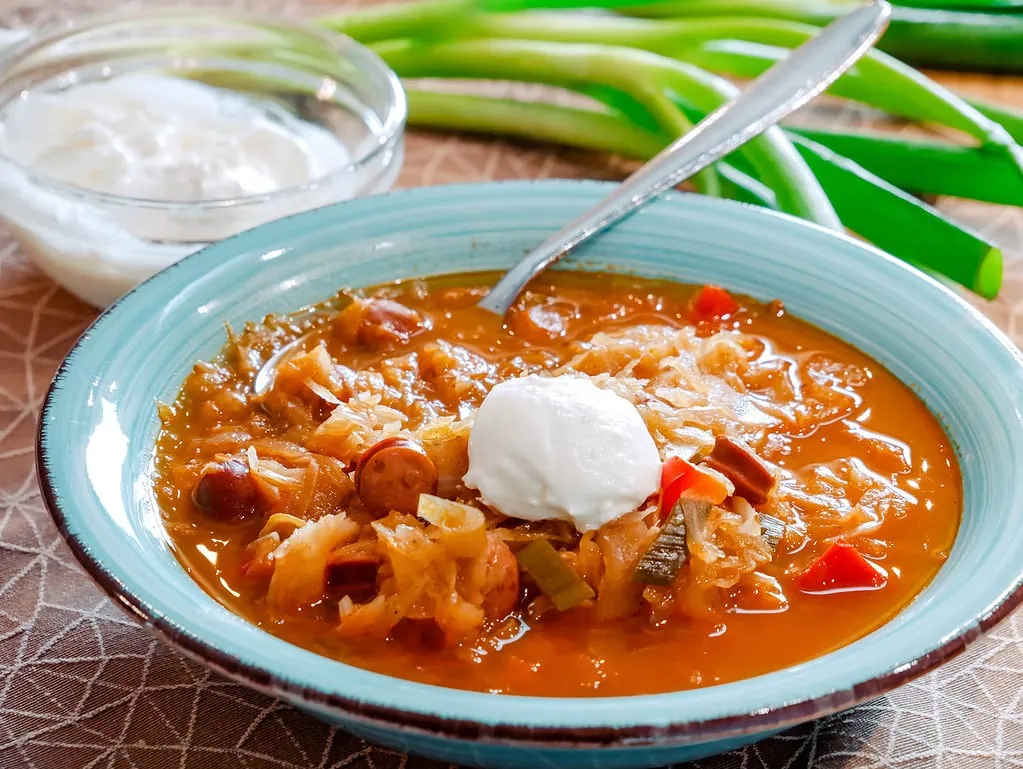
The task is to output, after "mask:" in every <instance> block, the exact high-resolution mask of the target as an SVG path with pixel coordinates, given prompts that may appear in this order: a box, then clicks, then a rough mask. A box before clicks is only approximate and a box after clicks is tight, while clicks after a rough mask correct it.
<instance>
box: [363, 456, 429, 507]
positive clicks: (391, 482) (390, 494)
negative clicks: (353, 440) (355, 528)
mask: <svg viewBox="0 0 1023 769" xmlns="http://www.w3.org/2000/svg"><path fill="white" fill-rule="evenodd" d="M355 489H356V491H357V492H358V494H359V498H360V499H361V500H362V503H363V504H364V505H365V506H366V507H367V509H369V510H370V512H373V513H377V514H380V515H384V514H386V513H389V512H391V511H392V510H396V511H398V512H399V513H407V514H408V515H415V513H416V509H417V508H418V506H419V495H420V494H434V493H436V491H437V468H436V467H435V466H434V464H433V462H431V461H430V458H429V457H428V456H427V455H426V452H425V451H424V450H423V447H422V446H420V445H419V444H418V443H416V442H415V441H413V440H410V439H408V438H398V437H395V438H385V439H384V440H382V441H379V442H378V443H375V444H373V445H372V446H370V447H369V449H367V450H366V452H365V453H363V455H362V456H361V457H360V458H359V463H358V465H356V468H355Z"/></svg>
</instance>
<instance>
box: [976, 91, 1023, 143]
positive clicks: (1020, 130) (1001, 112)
mask: <svg viewBox="0 0 1023 769" xmlns="http://www.w3.org/2000/svg"><path fill="white" fill-rule="evenodd" d="M970 104H971V105H972V106H973V107H974V109H976V110H977V112H979V113H981V114H982V115H984V116H985V117H987V118H990V119H991V120H994V121H995V122H997V123H999V124H1000V125H1001V126H1002V128H1004V129H1005V131H1006V132H1007V133H1008V134H1009V135H1010V136H1011V137H1012V138H1013V139H1015V140H1016V141H1017V142H1021V143H1023V112H1021V111H1020V110H1016V109H1012V108H1011V107H1002V106H1000V105H998V104H991V103H989V102H985V101H981V100H975V99H971V100H970Z"/></svg>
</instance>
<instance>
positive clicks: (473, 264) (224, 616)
mask: <svg viewBox="0 0 1023 769" xmlns="http://www.w3.org/2000/svg"><path fill="white" fill-rule="evenodd" d="M607 189H608V187H607V186H606V185H601V184H597V183H578V182H541V183H508V184H489V185H470V186H451V187H438V188H428V189H422V190H415V191H410V192H401V193H395V194H391V195H386V196H381V197H376V198H366V199H362V200H357V201H353V202H350V203H346V204H343V205H341V206H332V207H328V208H324V209H320V210H317V211H312V212H308V213H305V214H301V215H298V216H295V217H292V218H290V219H285V220H281V221H279V222H275V223H273V224H270V225H267V226H265V227H261V228H258V229H256V230H252V231H249V232H247V233H243V234H242V235H240V236H237V237H235V238H232V239H230V240H227V241H224V242H223V243H220V244H218V245H216V246H213V247H211V248H209V249H207V250H206V251H204V252H202V253H200V254H198V255H196V256H193V257H190V258H188V259H185V260H184V261H183V262H181V263H179V264H177V265H175V266H173V267H171V268H169V269H168V270H165V271H164V272H162V273H160V274H159V275H157V276H156V277H154V278H152V279H151V280H150V281H148V282H147V283H145V284H143V285H142V286H141V287H140V288H138V289H137V290H136V291H134V292H133V293H132V294H130V295H129V296H128V297H126V298H125V299H123V300H122V301H121V302H119V303H118V304H117V305H115V306H114V307H113V308H112V309H111V310H110V311H108V312H107V313H106V314H105V315H104V316H102V317H101V318H100V320H99V321H97V323H96V324H95V325H94V326H93V328H92V329H90V330H89V332H87V334H86V335H85V336H84V337H83V339H82V340H81V341H80V342H79V344H78V346H77V347H76V348H75V349H74V351H73V352H72V353H71V355H70V356H69V358H68V360H67V361H66V362H65V364H64V365H63V367H62V369H61V371H60V373H59V375H58V377H57V379H56V380H55V383H54V386H53V389H52V391H51V393H50V396H49V398H48V401H47V404H46V407H45V411H44V414H43V420H42V424H41V429H40V473H41V477H42V480H43V486H44V491H45V492H46V494H47V497H48V502H49V503H50V505H51V507H52V508H54V511H55V514H56V516H57V518H58V521H59V522H60V523H61V524H62V526H63V527H64V528H65V530H66V533H67V535H68V537H69V539H70V540H71V542H72V545H73V546H74V547H75V549H76V551H77V552H78V553H79V555H80V557H82V558H83V559H84V560H85V561H86V563H87V565H89V567H90V570H91V571H93V573H94V574H96V575H98V576H99V577H100V579H101V581H102V582H103V583H104V584H105V586H106V587H108V589H114V590H116V591H117V592H119V593H120V596H121V599H122V602H123V603H125V604H127V605H128V606H130V607H132V608H134V609H135V610H136V611H137V612H139V613H141V614H142V615H144V616H146V617H147V618H149V619H153V621H154V624H156V625H157V627H158V628H160V629H162V631H163V632H164V633H165V634H169V635H171V636H172V637H173V639H174V640H176V641H178V642H179V643H180V644H183V645H184V646H185V648H187V649H188V650H190V651H191V652H193V653H195V654H198V655H199V656H206V657H210V656H215V657H216V658H217V659H218V660H219V661H220V662H221V663H223V662H224V661H225V660H229V661H230V667H233V668H236V670H237V671H240V672H241V674H242V676H243V677H246V678H249V679H250V680H254V681H263V682H266V681H267V676H266V674H265V673H266V672H267V671H269V673H270V674H271V676H272V682H273V683H274V684H275V685H276V686H278V687H282V688H283V689H285V690H289V691H292V692H294V693H297V694H298V696H303V697H311V698H314V699H322V698H327V701H328V703H329V702H334V703H335V704H344V703H351V702H355V703H363V704H368V705H371V706H374V707H377V708H383V709H385V710H387V711H388V712H390V711H391V710H393V711H403V712H413V713H427V714H430V715H439V716H442V717H444V718H449V719H461V720H466V721H470V722H478V723H483V724H512V725H516V726H523V727H547V728H550V727H565V728H574V727H583V728H585V727H600V726H605V727H606V726H613V727H625V728H628V727H638V726H644V727H655V728H656V727H669V726H672V725H678V724H683V723H700V722H703V723H706V722H708V721H715V722H716V721H718V720H719V719H730V718H733V717H736V718H743V717H745V718H746V720H747V721H748V720H749V719H750V718H753V719H760V721H759V722H760V723H763V724H764V725H765V727H766V726H769V725H771V723H772V722H771V719H772V712H774V713H779V712H781V711H778V710H776V709H777V708H779V707H780V706H782V705H788V706H791V705H793V703H799V702H807V701H810V702H809V704H806V705H804V706H802V709H801V710H800V711H799V716H800V717H801V718H806V717H810V716H813V715H819V714H822V713H825V712H830V711H834V710H837V709H840V708H841V707H845V706H848V705H851V704H853V703H854V702H856V701H858V700H860V699H864V698H865V697H867V696H870V695H874V694H877V693H879V692H880V691H883V690H884V689H886V688H890V687H891V686H892V685H894V684H896V683H898V682H899V681H900V680H902V679H904V678H905V677H907V676H909V675H911V674H913V673H914V672H919V671H920V670H921V669H923V668H924V667H925V666H926V665H928V664H933V662H935V661H937V660H938V659H940V658H941V657H942V656H945V655H947V654H948V653H950V651H954V650H956V649H958V648H960V647H961V645H962V643H961V642H962V640H963V639H967V640H968V639H970V638H972V637H975V636H976V634H977V633H978V629H979V627H980V626H981V625H982V624H983V623H986V622H988V621H989V620H991V619H992V618H993V617H997V616H1001V615H1002V614H1003V613H1004V612H1006V611H1007V610H1008V606H1009V605H1010V604H1012V603H1014V602H1015V600H1017V599H1018V595H1017V596H1014V595H1013V593H1014V591H1015V592H1016V593H1018V592H1019V588H1020V584H1021V582H1023V526H1020V525H1019V521H1020V520H1021V514H1023V510H1021V508H1023V501H1021V500H1020V499H1019V495H1017V494H1015V493H1014V492H1015V480H1014V478H1015V473H1016V472H1017V468H1019V467H1020V466H1023V388H1021V386H1020V382H1021V381H1023V377H1021V374H1023V361H1021V357H1020V355H1019V354H1018V353H1017V351H1016V350H1015V348H1014V347H1013V346H1012V345H1011V343H1009V342H1008V341H1007V340H1006V339H1005V338H1004V337H1003V336H1002V335H1001V334H1000V333H999V332H997V330H995V329H994V328H993V327H992V326H991V325H990V324H989V323H988V322H987V321H986V320H984V319H983V318H982V316H980V315H979V314H977V313H976V312H975V311H973V310H972V309H971V308H969V306H968V305H966V304H965V303H964V302H962V301H961V300H959V299H958V298H957V297H956V296H955V295H954V294H952V293H951V292H949V291H947V290H946V289H944V288H943V287H941V286H939V285H938V284H937V283H935V282H934V281H931V280H930V279H928V278H925V277H923V276H921V275H920V274H919V273H917V272H915V271H912V270H910V269H909V268H907V267H905V266H904V265H902V264H900V263H898V262H896V261H894V260H892V259H890V258H888V257H886V256H884V255H882V254H880V253H879V252H876V251H873V250H871V249H869V248H866V247H864V246H862V245H860V244H858V243H856V242H854V241H852V240H851V239H847V238H844V237H841V236H836V235H834V234H833V233H829V232H826V231H824V230H821V229H819V228H815V227H811V226H808V225H805V224H803V223H799V222H797V221H795V220H792V219H789V218H787V217H784V216H781V215H776V214H773V213H770V212H767V211H763V210H760V209H753V208H750V207H746V206H741V205H738V204H733V203H727V202H721V201H716V200H710V199H704V198H699V197H695V196H681V195H671V196H669V197H668V198H667V199H665V200H662V201H659V202H657V203H655V204H653V205H651V206H650V207H649V208H647V209H645V210H643V211H642V212H640V213H639V214H637V215H636V216H633V217H632V218H631V219H629V220H627V221H626V222H625V223H623V224H622V225H621V226H619V227H618V228H617V229H615V230H614V231H612V232H610V233H608V234H607V235H605V236H604V237H602V238H600V239H598V240H597V241H596V242H595V243H593V244H592V245H591V246H589V247H587V248H585V249H584V250H583V251H581V252H580V253H579V254H578V255H577V256H576V258H574V259H573V260H571V263H570V266H572V267H573V268H577V269H578V268H581V269H591V270H606V269H616V270H624V271H629V272H634V273H637V274H642V275H646V276H651V277H668V278H673V279H677V280H680V281H686V282H716V283H721V284H723V285H725V286H728V287H730V288H732V289H734V290H736V291H740V292H744V293H748V294H751V295H753V296H755V297H758V298H761V299H770V298H774V297H779V298H781V299H782V300H783V301H784V302H785V304H786V306H787V307H788V309H789V310H790V311H791V312H793V313H795V314H796V315H798V316H800V317H802V318H804V319H806V320H809V321H810V322H812V323H814V324H816V325H818V326H820V327H823V328H824V329H826V330H829V331H831V332H833V333H836V334H838V335H839V336H840V337H842V338H844V339H845V340H846V341H848V342H850V343H851V344H853V345H855V346H856V347H858V348H860V349H861V350H863V351H864V352H866V353H868V354H869V355H871V356H873V357H874V358H875V359H877V360H878V361H879V362H881V363H882V364H884V365H885V366H887V367H888V368H889V369H890V370H891V371H892V372H893V373H894V374H895V375H897V376H898V377H899V378H901V379H902V380H903V381H905V382H907V383H908V384H909V385H910V386H912V387H913V388H914V389H915V390H916V391H917V392H918V393H919V395H920V396H921V397H922V398H923V399H924V401H925V402H926V403H927V404H928V406H929V407H930V408H931V409H932V411H934V413H935V414H937V415H938V417H939V418H940V419H941V421H942V423H943V424H944V425H945V427H946V430H947V432H948V434H949V436H950V438H951V439H952V441H953V443H954V445H955V448H956V451H957V453H958V457H959V461H960V463H961V467H962V471H963V475H964V492H965V510H964V517H963V524H962V528H961V531H960V534H959V537H958V539H957V541H956V544H955V547H954V549H953V552H952V554H951V556H950V558H949V560H948V562H947V563H946V565H945V566H944V567H943V568H942V570H941V571H940V573H939V574H938V576H937V578H936V579H935V580H934V582H933V583H932V584H931V585H930V587H928V588H927V589H926V590H925V591H924V593H923V594H921V595H920V596H919V597H918V598H917V600H916V601H915V602H914V603H913V604H912V605H911V606H910V607H909V608H907V609H906V610H905V611H904V612H902V613H901V614H900V615H899V616H898V617H896V618H895V619H894V620H892V621H891V622H889V623H888V624H887V625H885V626H884V627H882V628H880V629H879V630H877V631H875V632H874V633H872V634H870V635H869V636H868V637H866V638H864V639H862V640H860V641H858V642H856V643H854V644H852V645H850V646H848V647H845V648H843V649H841V650H838V651H836V652H834V653H832V654H829V655H827V656H825V657H822V658H819V659H816V660H812V661H810V662H808V663H805V664H803V665H799V666H795V667H791V668H788V669H785V670H782V671H780V672H777V673H772V674H770V675H766V676H760V677H758V678H755V679H750V680H747V681H742V682H739V683H735V684H728V685H724V686H717V687H711V688H708V689H703V690H696V691H690V692H682V693H677V694H665V695H654V696H644V697H632V698H628V706H627V707H623V703H622V700H621V699H618V700H615V699H609V698H604V699H601V698H597V699H579V700H573V701H572V706H571V707H566V706H565V703H564V701H562V700H550V699H540V698H527V697H495V696H492V695H482V694H477V693H472V692H462V691H455V690H447V689H440V688H436V687H429V686H424V685H421V684H413V683H407V682H403V681H395V680H394V679H389V678H385V677H383V676H380V675H378V674H375V673H370V672H366V671H362V670H358V669H355V668H350V667H348V666H346V665H343V664H341V663H338V662H334V661H331V660H327V659H324V658H321V657H318V656H316V655H314V654H312V653H310V652H306V651H304V650H302V649H299V648H297V647H294V646H291V645H290V644H287V643H285V642H284V641H281V640H278V639H276V638H274V637H272V636H270V635H268V634H266V633H264V632H263V631H260V630H258V629H256V628H255V627H253V626H250V625H249V624H247V623H246V622H245V621H243V620H242V619H240V618H238V617H236V616H235V615H233V614H231V613H230V612H228V611H227V610H226V609H223V608H222V607H220V606H219V604H217V603H215V602H214V601H213V600H212V599H210V598H209V597H208V596H207V595H206V594H205V593H204V592H203V591H202V590H201V589H200V588H199V586H198V585H197V584H195V583H194V582H192V580H191V579H190V578H189V577H188V576H187V575H186V574H185V572H184V571H183V570H182V569H181V567H180V566H179V565H178V562H177V561H176V560H175V558H174V556H173V555H172V554H171V552H170V551H169V549H168V547H167V542H166V538H165V535H164V531H163V528H162V525H161V522H160V517H159V512H158V510H157V509H156V507H155V504H154V501H153V497H152V494H151V492H150V488H149V481H148V478H149V472H150V466H151V460H152V452H153V442H154V438H155V435H156V432H157V428H158V424H157V420H156V414H155V402H156V400H157V399H159V400H164V401H170V400H172V399H173V398H174V396H175V394H176V392H177V390H178V388H179V386H180V383H181V381H182V380H183V378H184V377H185V376H186V374H187V373H188V371H189V370H190V368H191V366H192V365H193V364H194V362H195V361H197V360H199V359H202V358H206V357H208V356H211V355H213V354H215V353H216V352H217V351H218V349H219V348H220V347H221V346H222V344H223V341H224V334H223V323H224V322H225V321H227V322H229V323H231V324H233V325H237V324H241V323H243V322H244V321H246V320H255V319H259V318H261V317H262V316H264V315H265V314H267V313H270V312H283V311H289V310H293V309H296V308H297V307H299V306H302V305H305V304H309V303H311V302H314V301H318V300H321V299H324V298H326V297H327V296H329V295H330V294H332V293H333V292H334V291H335V290H336V288H338V287H340V286H342V285H367V284H373V283H380V282H384V281H388V280H392V279H397V278H400V277H406V276H410V275H429V274H439V273H447V272H454V271H470V270H481V269H491V268H500V267H506V266H508V265H510V264H511V263H512V262H513V261H514V260H516V259H517V258H519V257H520V256H521V255H522V254H523V253H524V252H525V251H526V250H527V249H528V248H530V247H531V246H534V245H536V244H537V243H538V242H540V241H541V240H542V239H543V238H544V237H545V236H547V235H549V234H550V233H551V232H553V231H554V230H555V229H557V227H559V226H560V225H561V224H562V223H564V222H565V221H567V220H569V219H571V218H572V217H574V216H575V215H577V214H579V213H581V212H582V210H583V209H585V208H586V207H588V206H590V205H592V204H593V203H594V202H596V200H597V199H598V198H599V197H600V196H602V195H604V194H606V192H607ZM154 618H155V619H154ZM211 650H217V652H216V653H214V652H213V651H211ZM260 671H262V672H260ZM331 698H337V699H334V700H331ZM794 712H795V711H793V710H792V709H791V708H789V710H788V711H787V713H788V714H789V716H788V717H791V715H792V714H793V713H794ZM781 718H782V717H781V716H777V718H776V719H775V723H780V722H781Z"/></svg>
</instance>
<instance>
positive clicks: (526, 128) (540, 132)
mask: <svg viewBox="0 0 1023 769" xmlns="http://www.w3.org/2000/svg"><path fill="white" fill-rule="evenodd" d="M408 97H409V120H410V122H411V123H412V124H414V125H418V126H420V127H423V128H432V129H439V130H456V131H467V132H474V133H482V134H491V135H501V136H509V137H515V138H520V139H527V140H533V141H537V140H539V141H548V142H554V143H558V144H563V145H567V146H571V147H577V148H581V149H588V150H595V151H599V152H608V153H612V154H616V155H620V156H622V157H625V158H631V159H635V160H639V161H645V160H648V159H649V158H651V157H653V156H654V155H655V154H657V152H659V151H660V150H661V149H662V148H663V147H664V146H665V145H666V144H667V143H668V141H669V138H668V137H667V136H666V135H665V134H663V133H657V132H654V131H650V130H648V129H644V128H640V127H637V126H635V125H634V124H633V123H631V122H630V121H628V120H626V119H625V118H624V117H622V116H620V115H616V114H613V113H609V112H600V111H597V110H591V109H583V108H577V107H563V106H555V105H551V104H543V103H524V102H518V101H514V100H508V99H495V98H490V97H484V96H472V95H466V94H454V93H439V92H435V91H423V90H416V89H410V90H409V92H408ZM796 147H797V149H798V150H799V152H800V153H801V154H802V156H803V158H804V159H805V160H806V161H807V162H808V163H809V165H810V167H811V169H812V170H813V171H814V173H815V174H817V179H818V180H819V182H820V183H821V185H822V186H823V188H824V190H825V192H826V193H827V195H828V197H829V199H830V200H831V202H832V204H833V205H834V206H835V209H836V210H837V211H838V214H839V216H840V217H841V219H842V222H843V224H845V225H846V226H847V227H848V228H849V229H851V230H852V231H854V232H856V233H857V234H859V235H861V236H862V237H864V238H866V239H867V240H870V241H871V242H873V243H874V244H875V245H877V246H879V247H881V248H884V249H886V250H888V251H890V252H891V253H893V254H895V255H897V256H899V257H900V258H902V259H905V260H906V261H909V262H910V263H912V264H915V265H916V266H918V267H921V268H922V269H925V270H927V271H929V272H934V273H938V274H940V275H943V276H945V277H947V278H949V279H951V280H953V281H955V282H957V283H959V284H960V285H963V286H965V287H966V288H968V289H970V290H971V291H974V292H975V293H977V294H979V295H981V296H983V297H985V298H988V299H991V298H994V297H995V296H996V295H997V294H998V290H999V288H1000V286H1001V275H1002V253H1001V251H1000V250H999V249H998V247H997V246H995V245H994V244H992V243H990V242H989V241H988V240H986V239H985V238H984V237H983V236H982V235H980V234H978V233H976V232H973V231H972V230H970V229H968V228H965V227H962V226H960V225H957V224H956V223H954V222H952V221H951V220H949V219H948V218H947V217H946V216H945V215H944V214H942V213H941V212H940V211H938V210H937V209H934V208H932V207H931V206H928V205H927V204H925V203H923V202H921V201H919V200H917V199H916V198H914V197H912V196H911V195H908V194H906V193H905V192H902V191H901V190H899V189H898V188H896V187H894V186H893V185H891V184H889V183H887V182H886V181H884V180H883V179H881V178H880V177H878V176H876V175H874V174H872V173H870V172H869V171H868V170H866V169H865V168H862V167H861V166H859V165H857V164H856V163H854V162H852V161H850V160H848V159H846V158H842V157H841V156H839V155H836V154H835V153H833V152H831V151H830V150H829V149H827V147H825V146H823V145H820V144H817V143H815V142H812V141H810V140H809V139H805V138H801V137H797V139H796ZM721 165H722V176H723V178H724V180H725V182H726V184H727V185H728V187H729V191H730V194H729V197H733V198H735V199H737V200H741V201H744V202H749V203H753V204H756V205H762V206H767V207H773V206H772V203H773V201H772V199H771V193H770V191H769V189H768V188H767V187H765V186H764V185H762V184H760V183H759V182H758V181H757V180H756V179H755V178H753V177H752V176H750V175H748V174H747V173H746V172H745V171H744V170H739V169H737V168H735V167H733V166H732V165H730V164H728V163H724V164H721ZM743 165H744V166H745V165H746V164H745V163H744V164H743ZM747 170H752V169H747Z"/></svg>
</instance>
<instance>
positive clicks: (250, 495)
mask: <svg viewBox="0 0 1023 769" xmlns="http://www.w3.org/2000/svg"><path fill="white" fill-rule="evenodd" d="M192 501H193V502H194V503H195V506H196V507H198V508H199V509H200V510H202V511H203V512H204V513H206V515H208V516H210V517H211V518H216V519H217V520H219V521H224V522H232V523H237V522H239V521H244V520H245V519H247V518H250V517H252V516H253V515H254V514H255V513H256V511H257V510H258V508H259V504H260V497H259V491H258V489H257V488H256V483H255V481H253V480H252V476H251V475H250V474H249V466H248V463H246V462H244V461H242V460H241V459H234V458H232V459H227V460H224V461H222V462H210V463H208V464H207V465H206V466H205V467H204V468H203V469H202V475H200V476H199V481H198V482H197V483H196V484H195V488H193V489H192Z"/></svg>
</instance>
